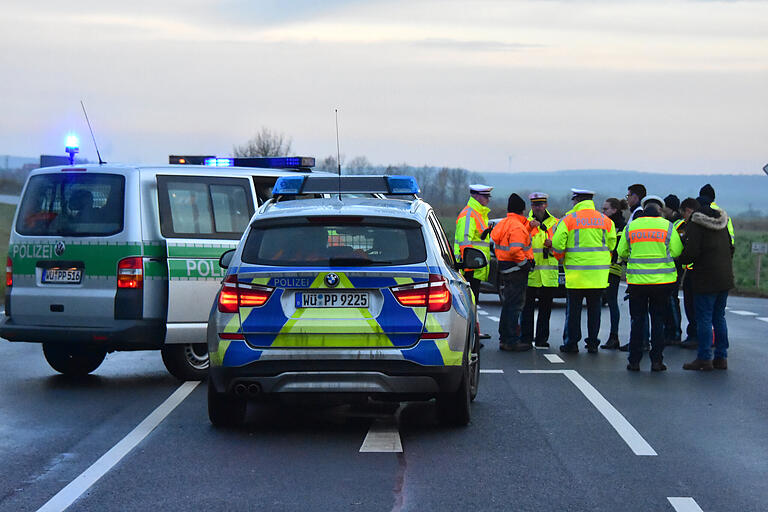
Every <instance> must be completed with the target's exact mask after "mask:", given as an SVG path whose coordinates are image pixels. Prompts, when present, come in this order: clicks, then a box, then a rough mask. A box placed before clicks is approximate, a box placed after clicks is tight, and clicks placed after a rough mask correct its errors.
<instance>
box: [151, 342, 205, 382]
mask: <svg viewBox="0 0 768 512" xmlns="http://www.w3.org/2000/svg"><path fill="white" fill-rule="evenodd" d="M160 354H161V355H162V357H163V364H164V365H165V367H166V368H167V369H168V372H170V374H171V375H173V376H174V377H176V378H177V379H179V380H182V381H187V380H204V379H205V378H206V377H207V376H208V364H209V361H208V346H207V345H206V344H205V343H185V344H172V345H163V348H161V349H160Z"/></svg>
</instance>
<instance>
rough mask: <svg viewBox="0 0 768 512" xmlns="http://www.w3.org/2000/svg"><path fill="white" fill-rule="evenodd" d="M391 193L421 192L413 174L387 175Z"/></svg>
mask: <svg viewBox="0 0 768 512" xmlns="http://www.w3.org/2000/svg"><path fill="white" fill-rule="evenodd" d="M387 183H388V184H389V193H390V194H418V193H419V192H421V190H420V189H419V184H418V183H416V178H414V177H413V176H387Z"/></svg>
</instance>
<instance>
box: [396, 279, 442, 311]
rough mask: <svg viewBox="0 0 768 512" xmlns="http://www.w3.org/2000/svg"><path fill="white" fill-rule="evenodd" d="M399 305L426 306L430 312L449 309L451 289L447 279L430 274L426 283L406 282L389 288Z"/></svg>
mask: <svg viewBox="0 0 768 512" xmlns="http://www.w3.org/2000/svg"><path fill="white" fill-rule="evenodd" d="M390 290H392V295H394V296H395V298H396V299H397V302H399V303H400V304H401V305H403V306H406V307H411V308H419V307H421V308H423V307H426V308H427V311H428V312H430V313H439V312H442V311H449V310H450V309H451V291H450V290H449V289H448V281H447V280H446V279H445V278H444V277H443V276H441V275H439V274H430V275H429V281H428V282H426V283H416V284H406V285H402V286H394V287H392V288H390Z"/></svg>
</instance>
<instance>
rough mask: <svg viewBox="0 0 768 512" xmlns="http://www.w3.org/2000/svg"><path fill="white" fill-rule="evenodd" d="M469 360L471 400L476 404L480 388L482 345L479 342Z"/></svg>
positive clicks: (474, 346)
mask: <svg viewBox="0 0 768 512" xmlns="http://www.w3.org/2000/svg"><path fill="white" fill-rule="evenodd" d="M470 346H471V347H473V348H472V353H471V354H470V359H469V399H470V401H472V402H474V401H475V398H477V391H478V389H479V388H480V344H479V343H478V341H477V340H475V343H474V344H473V345H470Z"/></svg>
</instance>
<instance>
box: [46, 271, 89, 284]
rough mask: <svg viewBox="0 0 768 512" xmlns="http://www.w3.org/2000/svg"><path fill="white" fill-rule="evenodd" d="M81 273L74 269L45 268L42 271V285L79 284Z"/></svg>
mask: <svg viewBox="0 0 768 512" xmlns="http://www.w3.org/2000/svg"><path fill="white" fill-rule="evenodd" d="M82 277H83V271H82V270H81V269H76V268H46V269H44V270H43V283H47V284H80V281H81V279H82Z"/></svg>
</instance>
